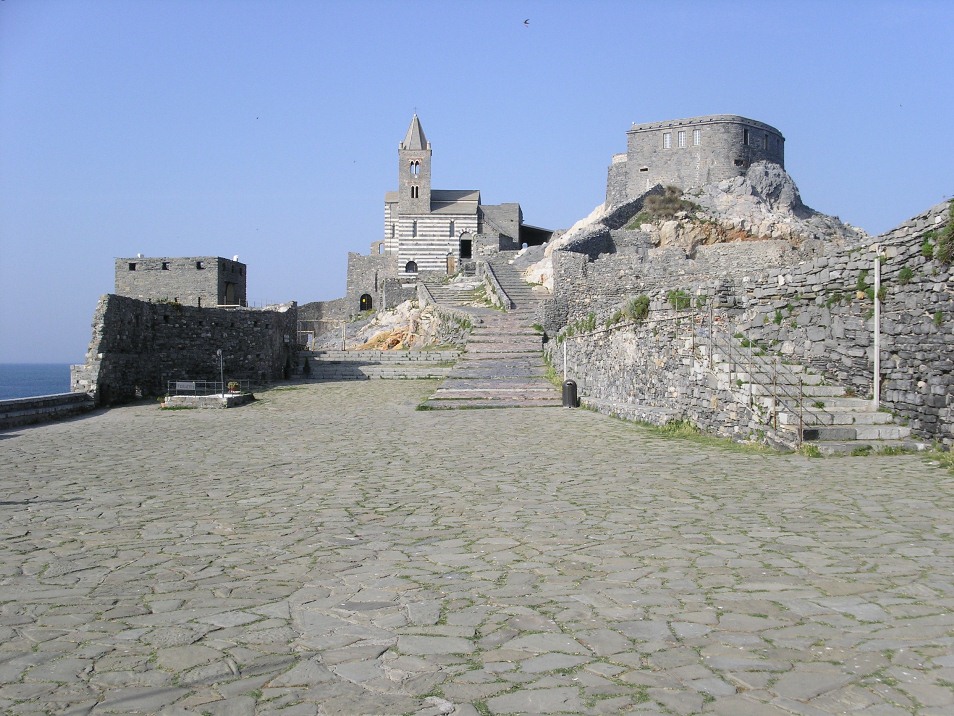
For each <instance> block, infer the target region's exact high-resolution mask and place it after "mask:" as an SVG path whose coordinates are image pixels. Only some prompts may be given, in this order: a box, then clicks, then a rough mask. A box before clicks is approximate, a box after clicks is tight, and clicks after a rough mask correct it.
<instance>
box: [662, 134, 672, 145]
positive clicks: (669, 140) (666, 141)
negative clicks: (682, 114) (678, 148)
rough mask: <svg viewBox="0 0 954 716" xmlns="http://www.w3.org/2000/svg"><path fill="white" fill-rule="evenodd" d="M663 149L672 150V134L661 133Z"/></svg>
mask: <svg viewBox="0 0 954 716" xmlns="http://www.w3.org/2000/svg"><path fill="white" fill-rule="evenodd" d="M663 149H672V132H664V133H663Z"/></svg>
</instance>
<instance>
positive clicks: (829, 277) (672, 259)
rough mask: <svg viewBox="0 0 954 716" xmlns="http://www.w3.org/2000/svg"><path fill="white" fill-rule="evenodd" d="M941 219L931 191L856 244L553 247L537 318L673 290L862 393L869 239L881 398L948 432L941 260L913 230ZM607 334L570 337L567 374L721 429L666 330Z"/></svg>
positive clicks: (953, 320) (951, 351)
mask: <svg viewBox="0 0 954 716" xmlns="http://www.w3.org/2000/svg"><path fill="white" fill-rule="evenodd" d="M948 220H949V215H948V205H947V204H941V205H938V206H935V207H933V208H932V209H930V210H928V211H926V212H924V213H923V214H921V215H919V216H917V217H914V218H913V219H911V220H910V221H908V222H905V224H903V225H901V226H899V227H898V228H896V229H894V230H892V231H890V232H888V233H886V234H884V235H882V236H880V237H878V238H876V239H869V240H868V241H867V242H866V243H865V244H864V245H860V244H854V245H852V244H848V243H845V244H842V245H840V246H839V245H834V244H824V243H823V242H814V241H807V242H804V243H803V244H802V245H801V246H800V247H798V248H793V247H791V245H789V244H788V242H775V241H761V242H748V243H736V244H719V245H714V246H705V247H698V248H697V250H696V252H695V255H693V256H686V255H685V253H683V252H682V251H681V250H679V249H672V248H666V249H653V248H650V249H646V250H645V251H643V250H640V251H631V252H618V253H616V254H601V255H599V256H598V258H596V259H595V260H593V259H591V258H590V257H589V256H588V255H586V254H584V253H573V252H569V251H557V252H554V276H555V278H554V286H555V291H554V295H553V297H552V298H551V300H550V301H548V302H547V304H546V306H545V307H544V315H543V319H542V320H543V323H544V326H545V327H546V329H547V332H548V334H550V335H551V336H552V335H556V334H557V332H558V331H559V330H560V329H561V328H563V327H564V326H566V325H568V324H570V325H573V324H578V325H579V324H582V323H584V322H585V321H586V319H587V317H588V316H589V314H593V319H594V320H595V323H596V324H597V325H600V324H602V323H603V322H604V321H605V320H606V319H607V318H608V317H609V316H611V315H612V314H613V313H614V312H615V311H617V310H618V309H620V308H621V307H622V306H623V305H624V304H625V302H626V300H627V299H629V298H631V297H633V296H636V295H640V294H645V295H647V296H649V297H650V298H651V299H652V305H653V308H654V309H656V310H657V311H658V310H662V309H665V308H666V306H667V296H668V295H670V293H671V292H672V291H682V292H684V293H685V294H688V295H690V296H691V297H692V298H691V301H692V305H693V306H698V307H699V308H698V310H699V311H700V312H703V311H705V310H707V308H706V307H707V306H709V305H713V306H715V307H717V308H718V309H719V310H720V311H723V312H724V313H725V315H726V316H727V320H728V321H729V324H730V326H731V327H730V328H729V330H730V332H732V333H734V334H738V335H740V336H742V337H744V338H746V339H748V340H751V341H753V342H755V344H756V345H757V346H758V347H759V348H760V349H762V350H765V351H767V352H769V353H774V354H779V355H781V356H783V357H785V358H787V359H788V360H791V361H793V362H800V363H804V364H806V365H808V366H810V367H812V368H814V369H815V370H816V371H817V372H819V373H822V374H823V375H824V376H825V378H826V379H827V380H829V381H830V382H832V383H836V384H840V385H844V386H845V387H847V388H849V390H851V391H854V392H855V394H857V395H859V396H866V395H871V393H872V388H873V372H872V371H873V358H874V333H875V324H874V320H873V319H874V315H873V314H874V301H873V284H874V266H875V261H876V253H875V252H876V245H877V247H880V250H881V252H882V255H883V258H882V259H880V265H881V273H882V288H883V293H882V298H883V303H882V316H883V318H882V323H881V352H880V357H881V394H880V398H881V403H882V405H883V406H884V407H885V408H887V409H889V410H891V411H893V412H895V413H896V414H897V415H898V416H900V417H901V418H903V419H905V420H907V421H908V423H909V425H910V426H911V428H912V429H913V431H914V432H915V433H916V434H918V435H920V436H922V437H926V438H929V439H933V440H937V441H940V442H942V443H945V444H947V445H954V371H952V368H954V359H952V356H954V273H952V270H951V266H950V265H949V264H944V263H941V262H940V261H938V260H936V259H934V258H933V257H929V256H928V255H927V254H926V251H925V249H924V248H923V246H924V241H925V234H926V233H927V232H929V231H932V230H934V231H939V230H941V229H943V227H944V226H945V225H946V223H947V221H948ZM604 238H607V237H604ZM637 243H638V242H637ZM624 331H625V329H624ZM620 333H623V331H621V332H620ZM611 334H612V332H611V333H610V334H607V335H604V334H598V335H599V337H597V336H593V337H588V338H585V339H580V338H576V339H574V340H573V341H571V346H573V347H575V351H576V352H575V355H576V358H575V363H574V362H571V364H570V367H571V368H572V369H574V370H576V371H577V373H576V375H571V377H574V378H577V379H580V380H581V381H582V390H584V391H587V392H589V393H590V394H592V395H597V396H600V397H601V398H602V399H605V400H617V401H620V402H629V403H633V402H634V401H636V402H644V403H645V404H646V405H647V406H650V407H652V408H654V409H657V411H661V412H662V413H665V414H667V415H679V416H684V417H687V418H690V419H693V420H695V421H697V422H698V423H699V424H700V426H703V427H706V428H708V429H710V430H714V431H716V432H723V428H724V425H723V423H722V422H721V421H723V420H726V419H727V416H726V415H725V414H724V413H723V412H722V411H721V409H718V408H716V409H709V410H704V409H703V407H704V405H705V404H706V401H707V400H708V401H710V402H709V404H710V405H711V404H712V403H711V401H712V399H713V396H712V395H711V394H704V391H703V393H699V391H698V390H697V389H695V388H693V389H690V381H689V378H688V377H687V376H688V373H685V372H684V371H683V372H680V370H681V369H680V367H679V366H680V364H679V363H678V361H675V359H672V358H670V357H669V356H670V353H672V351H673V350H674V349H673V348H672V346H671V345H670V343H671V341H669V342H667V341H665V340H660V339H659V338H658V336H659V335H664V334H661V333H658V331H657V335H656V336H654V337H653V340H647V339H645V336H642V337H640V336H638V335H637V336H636V337H635V338H632V337H631V338H627V339H626V340H625V341H624V339H623V337H613V338H611V337H609V336H610V335H611ZM672 340H681V339H676V338H674V339H672ZM620 341H623V343H619V345H617V343H614V342H620ZM622 345H625V346H627V347H626V350H625V351H623V350H622V348H621V347H620V346H622ZM614 346H615V347H614ZM607 351H614V352H611V353H607ZM559 358H560V357H559V355H557V356H555V357H554V360H555V362H556V363H558V362H559ZM674 361H675V362H674ZM574 366H575V367H574ZM571 373H572V371H571ZM632 375H636V376H639V378H638V380H640V381H642V382H643V383H644V384H645V385H646V387H645V389H640V390H641V391H643V392H640V391H636V392H634V387H633V384H632V378H631V377H628V376H632ZM627 381H628V382H627ZM657 381H659V382H658V384H657ZM647 391H648V392H647ZM694 391H695V392H694ZM715 398H716V400H717V401H719V400H721V398H720V397H719V396H715ZM717 404H718V403H717ZM743 418H744V416H743ZM741 424H742V425H743V426H744V425H745V424H746V423H745V421H744V420H743V422H742V423H741Z"/></svg>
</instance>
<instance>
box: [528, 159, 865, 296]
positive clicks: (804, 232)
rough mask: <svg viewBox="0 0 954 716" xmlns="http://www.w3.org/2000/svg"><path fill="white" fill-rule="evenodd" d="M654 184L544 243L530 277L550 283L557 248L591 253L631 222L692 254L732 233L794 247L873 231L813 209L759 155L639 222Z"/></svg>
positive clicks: (839, 241)
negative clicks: (678, 205)
mask: <svg viewBox="0 0 954 716" xmlns="http://www.w3.org/2000/svg"><path fill="white" fill-rule="evenodd" d="M662 191H663V190H662V188H661V187H658V186H657V187H654V188H653V189H650V190H649V191H648V192H646V193H645V194H643V195H642V196H640V197H637V198H635V199H633V200H631V201H629V202H627V203H626V204H623V205H622V206H614V207H606V206H605V205H603V204H601V205H600V206H598V207H596V208H595V209H594V210H593V211H592V212H591V213H590V214H589V216H587V217H586V218H584V219H581V220H580V221H578V222H577V223H576V224H574V225H573V226H572V227H571V228H570V229H569V230H568V231H567V232H566V233H565V234H563V235H562V236H561V237H560V238H559V239H558V240H555V241H551V242H550V244H549V245H548V246H547V247H546V250H545V252H544V257H543V259H542V260H540V261H537V262H536V263H534V264H532V265H530V266H529V267H528V268H527V269H526V270H525V271H524V276H525V278H526V279H527V280H528V281H530V282H533V283H542V284H543V285H544V286H545V287H546V288H547V289H549V290H551V291H552V290H553V262H552V258H551V257H552V254H553V251H556V250H568V251H579V252H581V253H589V254H593V253H595V252H600V251H601V247H602V246H604V245H605V246H606V247H607V251H611V250H613V249H612V248H610V247H612V242H611V241H610V240H609V232H610V231H611V230H614V229H619V228H621V227H624V226H625V227H626V228H628V229H631V230H632V229H637V230H639V231H641V232H642V233H644V234H645V235H647V236H648V237H649V240H650V242H651V243H652V245H654V246H672V247H678V248H681V249H683V250H684V251H685V252H686V255H687V256H689V255H692V253H693V251H694V250H695V248H696V247H697V246H700V245H709V244H718V243H727V242H735V241H765V240H774V241H778V240H783V241H788V242H790V243H791V244H792V246H793V247H799V246H802V245H803V244H805V243H806V242H808V243H810V244H813V245H815V244H818V243H819V242H821V243H823V244H824V243H832V244H834V245H839V246H840V245H844V244H860V243H863V242H864V241H865V240H866V239H867V238H868V234H867V233H865V232H864V231H863V230H862V229H859V228H857V227H854V226H850V225H848V224H845V223H843V222H842V221H841V220H840V219H839V218H838V217H836V216H829V215H827V214H822V213H820V212H817V211H815V210H814V209H812V208H810V207H808V206H806V205H805V204H804V202H802V198H801V195H800V193H799V191H798V187H797V186H796V184H795V182H794V180H793V179H792V177H791V176H789V174H788V172H786V171H785V170H784V169H783V168H782V167H780V166H779V165H777V164H774V163H770V162H756V163H755V164H753V165H752V166H751V167H749V169H748V171H747V172H746V174H745V176H740V177H734V178H732V179H727V180H725V181H721V182H716V183H713V184H707V185H705V186H703V187H700V188H696V189H691V190H689V191H687V192H686V193H685V194H684V195H683V198H684V199H686V200H688V201H690V202H692V203H693V204H695V205H696V207H697V208H696V209H694V210H685V211H679V212H676V213H675V214H674V215H673V216H672V217H669V218H651V217H650V218H648V219H647V220H646V221H644V222H640V224H639V225H638V226H637V225H634V221H633V220H634V219H636V217H637V216H639V215H640V212H641V211H642V209H643V201H644V199H645V198H646V197H647V196H648V195H649V194H659V193H662Z"/></svg>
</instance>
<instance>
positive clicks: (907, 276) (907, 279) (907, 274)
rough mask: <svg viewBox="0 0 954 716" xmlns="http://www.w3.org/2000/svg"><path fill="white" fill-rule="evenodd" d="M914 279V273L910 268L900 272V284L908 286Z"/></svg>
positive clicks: (905, 267) (907, 267) (904, 268)
mask: <svg viewBox="0 0 954 716" xmlns="http://www.w3.org/2000/svg"><path fill="white" fill-rule="evenodd" d="M913 278H914V271H913V270H911V267H910V266H904V267H902V269H901V270H900V271H898V283H900V284H901V285H902V286H907V285H908V284H909V283H911V279H913Z"/></svg>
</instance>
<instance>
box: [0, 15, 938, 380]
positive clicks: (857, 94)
mask: <svg viewBox="0 0 954 716" xmlns="http://www.w3.org/2000/svg"><path fill="white" fill-rule="evenodd" d="M527 18H529V21H530V22H529V24H528V25H524V20H525V19H527ZM952 28H954V3H951V2H948V1H947V0H945V1H943V2H942V1H940V0H938V1H929V0H923V1H920V2H919V1H917V0H908V1H906V2H900V1H897V2H878V1H877V0H871V1H866V2H850V1H849V2H843V1H840V2H830V1H826V2H812V1H810V0H807V1H806V0H803V1H800V2H782V1H775V2H765V1H763V2H744V1H741V0H734V1H732V2H720V1H719V0H707V1H701V0H700V1H699V2H679V1H678V0H670V1H669V2H657V3H651V2H637V1H633V2H598V1H597V2H560V1H554V0H550V1H547V2H544V1H542V0H538V1H535V2H531V1H529V0H511V1H510V2H492V1H486V0H485V1H483V2H450V1H447V0H445V1H444V2H412V1H411V0H404V1H403V2H370V1H368V2H345V1H340V0H339V1H338V2H314V1H309V2H296V1H293V0H269V1H268V2H265V1H262V0H255V1H253V0H233V1H229V2H225V1H223V0H202V1H199V0H192V1H189V2H183V1H181V0H163V1H162V2H159V1H158V0H154V1H151V2H145V1H139V0H122V1H115V0H98V1H96V2H89V1H83V0H43V1H38V0H4V1H3V2H0V292H2V294H0V362H43V361H50V362H82V360H83V356H84V353H85V351H86V348H87V344H88V343H89V339H90V335H91V330H90V319H91V316H92V312H93V309H94V307H95V305H96V301H97V298H98V297H99V296H100V295H101V294H104V293H108V292H109V291H111V290H112V287H113V259H114V258H115V257H126V256H134V255H135V254H137V253H143V254H145V255H147V256H193V255H220V256H228V257H231V256H232V255H233V254H239V256H240V258H241V260H242V261H244V262H246V263H247V264H248V266H249V270H248V281H249V286H248V292H249V299H250V300H251V301H256V302H261V301H284V300H297V301H299V302H301V303H304V302H308V301H313V300H321V299H330V298H336V297H338V296H341V295H343V294H344V290H345V267H346V262H347V254H348V252H349V251H358V252H362V253H366V252H367V251H368V246H369V245H370V243H371V242H372V241H376V240H378V239H380V238H382V234H383V203H382V201H383V195H384V192H385V191H388V190H391V189H394V188H396V186H397V178H396V173H397V145H398V142H399V141H400V140H401V139H402V138H403V136H404V132H405V131H406V129H407V126H408V123H409V122H410V119H411V116H412V114H413V113H414V112H415V111H416V112H417V113H418V115H419V116H420V117H421V121H422V124H423V127H424V131H425V133H426V134H427V137H428V139H429V140H430V141H431V144H432V147H433V150H434V159H433V183H434V186H435V187H436V188H443V189H480V190H481V195H482V199H483V201H484V202H485V203H499V202H508V201H517V202H520V204H521V205H522V206H523V211H524V217H525V220H526V221H527V222H528V223H531V224H536V225H539V226H545V227H549V228H564V227H567V226H569V225H570V224H572V223H573V222H574V221H576V220H577V219H579V218H581V217H582V216H585V215H586V214H588V213H589V212H590V211H591V210H592V209H593V207H594V206H596V205H597V204H599V203H600V202H601V201H602V199H603V194H604V190H605V180H606V168H607V165H608V164H609V162H610V159H611V157H612V155H613V154H614V153H617V152H622V151H625V146H626V135H625V133H626V130H627V129H628V128H629V126H630V125H631V124H632V123H633V122H649V121H657V120H663V119H673V118H679V117H691V116H696V115H702V114H719V113H728V114H741V115H744V116H748V117H751V118H754V119H758V120H761V121H764V122H768V123H769V124H772V125H774V126H775V127H777V128H779V129H780V130H781V131H782V133H783V134H784V135H785V137H786V166H787V169H788V170H789V172H790V173H791V174H792V176H793V177H794V178H795V181H796V182H797V183H798V185H799V188H800V189H801V193H802V197H803V199H804V200H805V201H806V203H808V204H809V205H811V206H813V207H814V208H816V209H818V210H820V211H824V212H827V213H831V214H836V215H838V216H840V217H841V218H842V219H843V220H845V221H848V222H850V223H853V224H856V225H859V226H861V227H862V228H864V229H866V230H867V231H869V232H871V233H877V232H881V231H884V230H887V229H889V228H891V227H892V226H894V225H896V224H898V223H900V222H902V221H904V220H905V219H907V218H909V217H910V216H912V215H914V214H916V213H918V212H920V211H923V210H924V209H926V208H928V207H929V206H932V205H933V204H936V203H938V202H940V201H942V200H943V199H944V198H946V197H948V196H950V195H954V161H952V160H954V141H952V139H951V137H952V125H954V92H952V90H951V87H952V80H954V50H952V49H951V48H952V42H951V31H952Z"/></svg>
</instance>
